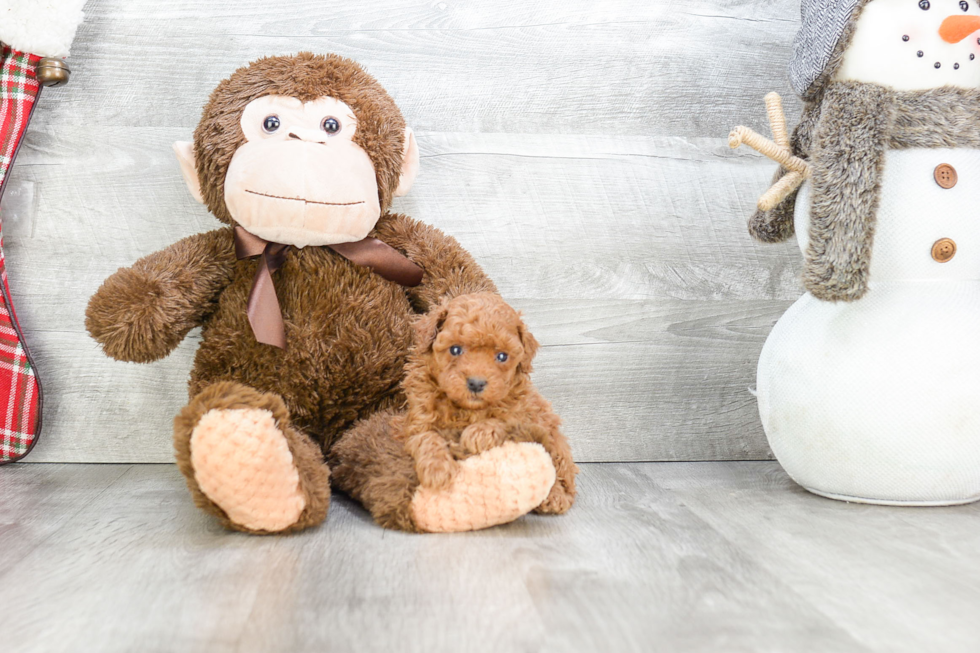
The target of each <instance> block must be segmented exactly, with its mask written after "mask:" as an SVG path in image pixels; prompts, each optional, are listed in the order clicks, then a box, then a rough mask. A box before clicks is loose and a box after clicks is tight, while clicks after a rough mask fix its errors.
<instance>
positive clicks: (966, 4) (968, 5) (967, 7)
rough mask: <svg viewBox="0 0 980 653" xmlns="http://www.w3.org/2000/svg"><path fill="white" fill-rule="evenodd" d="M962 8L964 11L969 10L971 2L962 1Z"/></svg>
mask: <svg viewBox="0 0 980 653" xmlns="http://www.w3.org/2000/svg"><path fill="white" fill-rule="evenodd" d="M960 9H962V10H963V11H969V10H970V3H969V2H966V0H963V2H961V3H960Z"/></svg>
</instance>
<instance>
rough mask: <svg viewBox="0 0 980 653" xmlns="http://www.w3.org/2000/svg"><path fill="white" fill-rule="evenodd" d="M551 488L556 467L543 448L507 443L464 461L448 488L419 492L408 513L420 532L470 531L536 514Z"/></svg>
mask: <svg viewBox="0 0 980 653" xmlns="http://www.w3.org/2000/svg"><path fill="white" fill-rule="evenodd" d="M554 484H555V467H554V464H553V463H552V462H551V456H549V455H548V452H547V451H545V449H544V447H542V446H541V445H540V444H536V443H527V442H524V443H515V442H505V443H504V444H502V445H501V446H499V447H494V448H493V449H490V450H489V451H485V452H484V453H482V454H480V455H479V456H474V457H472V458H467V459H466V460H464V461H462V462H461V463H460V464H459V473H458V474H457V476H456V478H455V479H454V480H453V484H452V486H450V487H449V489H447V490H441V491H434V490H430V489H429V488H422V487H420V488H419V489H418V490H417V491H416V492H415V496H414V497H413V498H412V512H413V514H414V517H415V524H416V525H417V526H418V527H419V528H420V529H421V530H424V531H429V532H432V533H454V532H460V531H474V530H478V529H481V528H488V527H490V526H496V525H498V524H506V523H507V522H511V521H514V520H515V519H517V518H518V517H520V516H522V515H525V514H527V513H528V512H530V511H531V510H534V509H535V508H536V507H538V506H539V505H541V502H542V501H544V500H545V499H546V498H547V497H548V493H549V492H551V487H552V486H553V485H554Z"/></svg>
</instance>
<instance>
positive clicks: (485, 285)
mask: <svg viewBox="0 0 980 653" xmlns="http://www.w3.org/2000/svg"><path fill="white" fill-rule="evenodd" d="M375 231H376V233H375V235H376V236H377V237H378V238H380V239H381V240H383V241H384V242H386V243H388V244H389V245H391V246H392V247H394V248H395V249H397V250H399V251H401V252H403V253H404V254H405V255H406V256H407V257H408V258H409V259H411V260H412V261H413V262H415V263H416V264H418V265H419V266H420V267H421V268H422V269H423V270H425V276H424V277H423V278H422V283H421V284H420V285H419V286H417V287H415V288H408V289H407V291H408V294H409V297H410V298H411V300H412V304H413V305H414V306H415V308H416V310H418V311H420V312H422V313H425V312H427V311H428V310H429V308H430V307H432V306H436V305H438V304H439V303H440V302H441V301H442V300H443V299H452V298H453V297H456V296H458V295H465V294H468V293H473V292H494V293H495V292H497V287H496V286H494V285H493V281H491V280H490V277H488V276H487V275H486V273H485V272H484V271H483V269H482V268H481V267H480V266H479V264H477V262H476V261H475V260H473V256H471V255H470V253H469V252H467V251H466V250H465V249H463V247H462V246H461V245H460V244H459V243H458V242H456V239H455V238H453V237H452V236H447V235H446V234H444V233H442V232H441V231H439V230H438V229H436V228H435V227H430V226H429V225H426V224H422V223H421V222H417V221H416V220H413V219H412V218H410V217H408V216H406V215H402V214H391V213H389V214H388V215H386V216H384V217H382V218H381V220H379V221H378V225H377V226H376V227H375Z"/></svg>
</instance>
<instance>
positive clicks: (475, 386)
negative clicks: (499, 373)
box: [466, 376, 487, 394]
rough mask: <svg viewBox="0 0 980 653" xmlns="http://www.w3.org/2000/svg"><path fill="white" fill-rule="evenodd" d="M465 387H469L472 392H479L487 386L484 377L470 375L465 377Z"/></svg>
mask: <svg viewBox="0 0 980 653" xmlns="http://www.w3.org/2000/svg"><path fill="white" fill-rule="evenodd" d="M466 387H467V388H469V389H470V392H472V393H473V394H480V393H481V392H483V389H484V388H485V387H487V380H486V379H478V378H476V377H475V376H471V377H470V378H468V379H466Z"/></svg>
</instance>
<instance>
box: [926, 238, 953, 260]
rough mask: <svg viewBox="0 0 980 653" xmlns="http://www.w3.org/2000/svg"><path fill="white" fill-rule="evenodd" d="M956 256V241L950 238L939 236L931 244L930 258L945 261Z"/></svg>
mask: <svg viewBox="0 0 980 653" xmlns="http://www.w3.org/2000/svg"><path fill="white" fill-rule="evenodd" d="M954 256H956V243H955V242H953V239H952V238H940V239H939V240H937V241H936V242H935V243H933V245H932V258H934V259H936V260H937V261H939V262H940V263H946V262H947V261H949V260H950V259H952V258H953V257H954Z"/></svg>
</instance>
